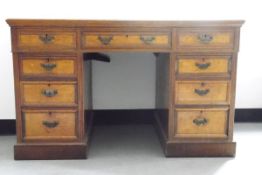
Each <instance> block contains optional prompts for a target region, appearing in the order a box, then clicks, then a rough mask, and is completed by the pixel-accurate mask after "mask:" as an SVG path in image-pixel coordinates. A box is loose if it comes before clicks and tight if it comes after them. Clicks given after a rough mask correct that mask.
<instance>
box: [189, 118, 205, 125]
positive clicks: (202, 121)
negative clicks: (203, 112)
mask: <svg viewBox="0 0 262 175" xmlns="http://www.w3.org/2000/svg"><path fill="white" fill-rule="evenodd" d="M193 123H194V124H195V125H197V126H203V125H206V124H207V123H208V120H207V119H206V118H196V119H194V120H193Z"/></svg>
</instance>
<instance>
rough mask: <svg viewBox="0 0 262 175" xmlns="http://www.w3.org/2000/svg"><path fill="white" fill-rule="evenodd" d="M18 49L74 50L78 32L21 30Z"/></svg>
mask: <svg viewBox="0 0 262 175" xmlns="http://www.w3.org/2000/svg"><path fill="white" fill-rule="evenodd" d="M17 47H18V49H20V50H26V51H37V50H44V51H48V50H74V49H76V32H65V31H49V30H48V31H42V30H41V31H38V30H21V31H18V37H17ZM35 49H37V50H35Z"/></svg>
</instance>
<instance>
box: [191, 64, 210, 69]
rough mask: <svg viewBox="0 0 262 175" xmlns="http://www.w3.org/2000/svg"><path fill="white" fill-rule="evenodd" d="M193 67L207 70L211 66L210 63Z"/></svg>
mask: <svg viewBox="0 0 262 175" xmlns="http://www.w3.org/2000/svg"><path fill="white" fill-rule="evenodd" d="M195 65H196V67H198V68H199V69H202V70H204V69H207V68H208V67H209V66H210V65H211V63H210V62H208V63H195Z"/></svg>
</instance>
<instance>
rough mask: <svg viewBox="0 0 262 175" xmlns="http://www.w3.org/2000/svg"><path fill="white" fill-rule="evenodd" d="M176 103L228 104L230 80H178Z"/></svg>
mask: <svg viewBox="0 0 262 175" xmlns="http://www.w3.org/2000/svg"><path fill="white" fill-rule="evenodd" d="M175 86H176V93H175V103H176V104H228V103H229V99H230V98H229V89H230V83H229V82H228V81H176V85H175Z"/></svg>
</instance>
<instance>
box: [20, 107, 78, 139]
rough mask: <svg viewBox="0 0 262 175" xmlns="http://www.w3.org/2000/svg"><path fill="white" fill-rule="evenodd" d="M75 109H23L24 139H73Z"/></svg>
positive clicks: (75, 135)
mask: <svg viewBox="0 0 262 175" xmlns="http://www.w3.org/2000/svg"><path fill="white" fill-rule="evenodd" d="M76 119H77V113H76V111H70V110H68V111H66V110H64V111H62V110H60V111H59V110H58V111H44V110H43V111H39V110H36V111H34V110H31V111H30V110H28V111H23V120H24V123H23V124H24V126H23V130H24V131H23V134H24V140H25V141H30V140H75V139H77V134H76V133H77V132H76Z"/></svg>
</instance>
